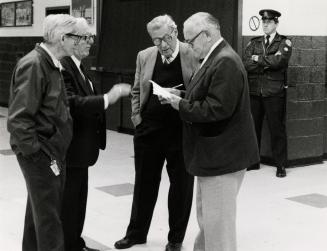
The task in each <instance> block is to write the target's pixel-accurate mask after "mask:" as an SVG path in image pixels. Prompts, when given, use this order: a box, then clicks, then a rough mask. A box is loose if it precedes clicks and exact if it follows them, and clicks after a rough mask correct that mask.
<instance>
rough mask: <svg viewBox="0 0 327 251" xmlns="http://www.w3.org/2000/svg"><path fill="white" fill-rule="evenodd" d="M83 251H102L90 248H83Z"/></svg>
mask: <svg viewBox="0 0 327 251" xmlns="http://www.w3.org/2000/svg"><path fill="white" fill-rule="evenodd" d="M82 251H100V249H95V248H89V247H86V246H85V247H83V249H82Z"/></svg>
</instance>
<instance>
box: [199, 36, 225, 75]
mask: <svg viewBox="0 0 327 251" xmlns="http://www.w3.org/2000/svg"><path fill="white" fill-rule="evenodd" d="M223 40H224V39H223V38H222V37H221V38H220V39H218V41H217V42H216V43H214V44H213V45H212V46H211V48H210V50H209V52H208V54H207V55H206V56H205V58H204V59H203V61H202V63H201V65H200V67H199V69H200V68H201V67H202V65H204V64H205V62H206V61H207V59H208V58H209V56H210V54H211V53H212V52H213V50H214V49H216V47H217V46H218V45H219V44H220V43H221V42H222V41H223Z"/></svg>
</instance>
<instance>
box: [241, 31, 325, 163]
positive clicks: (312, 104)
mask: <svg viewBox="0 0 327 251" xmlns="http://www.w3.org/2000/svg"><path fill="white" fill-rule="evenodd" d="M289 38H290V39H291V41H292V46H293V52H292V57H291V59H290V62H289V69H288V86H289V87H288V89H287V106H286V127H287V137H288V163H289V165H290V166H293V165H301V164H309V163H315V162H321V161H322V160H323V159H324V157H326V156H327V88H326V69H327V67H326V61H327V54H326V53H327V51H326V48H327V37H317V36H290V37H289ZM249 39H250V37H244V39H243V48H245V46H246V44H247V43H248V41H249ZM266 131H267V130H266ZM264 134H266V135H263V140H264V141H265V142H262V146H263V149H262V151H261V153H262V156H263V158H264V159H267V158H266V157H268V159H269V157H270V156H271V150H270V146H269V130H268V132H264ZM267 149H268V150H267ZM267 155H268V156H267ZM268 162H269V160H268Z"/></svg>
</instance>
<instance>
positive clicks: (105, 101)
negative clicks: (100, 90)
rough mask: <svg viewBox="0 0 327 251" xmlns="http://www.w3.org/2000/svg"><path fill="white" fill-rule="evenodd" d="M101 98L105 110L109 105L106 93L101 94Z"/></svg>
mask: <svg viewBox="0 0 327 251" xmlns="http://www.w3.org/2000/svg"><path fill="white" fill-rule="evenodd" d="M103 99H104V109H105V110H106V109H107V108H108V106H109V97H108V94H103Z"/></svg>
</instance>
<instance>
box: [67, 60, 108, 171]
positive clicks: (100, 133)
mask: <svg viewBox="0 0 327 251" xmlns="http://www.w3.org/2000/svg"><path fill="white" fill-rule="evenodd" d="M61 64H62V66H63V67H64V70H63V71H62V74H63V76H64V81H65V85H66V92H67V96H68V101H69V106H70V111H71V115H72V117H73V139H72V142H71V144H70V146H69V148H68V152H67V166H68V167H88V166H92V165H94V164H95V162H96V161H97V159H98V155H99V149H105V146H106V123H105V112H104V111H105V110H104V99H103V95H96V90H95V89H94V91H95V92H93V91H92V89H91V87H90V85H89V83H87V82H85V80H84V78H83V77H82V75H81V73H80V71H79V69H78V68H77V66H76V64H75V63H74V61H73V60H72V58H71V57H65V58H63V59H62V60H61Z"/></svg>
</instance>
